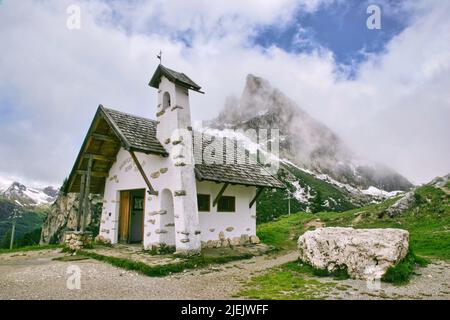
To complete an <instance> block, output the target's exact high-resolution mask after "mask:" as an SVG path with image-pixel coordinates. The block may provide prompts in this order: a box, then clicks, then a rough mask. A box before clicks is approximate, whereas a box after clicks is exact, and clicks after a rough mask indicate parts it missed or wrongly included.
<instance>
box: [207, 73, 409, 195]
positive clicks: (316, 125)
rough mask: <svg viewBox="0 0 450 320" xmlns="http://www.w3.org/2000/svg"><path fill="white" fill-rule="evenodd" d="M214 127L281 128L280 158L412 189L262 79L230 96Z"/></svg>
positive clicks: (344, 178) (340, 177)
mask: <svg viewBox="0 0 450 320" xmlns="http://www.w3.org/2000/svg"><path fill="white" fill-rule="evenodd" d="M207 125H208V126H210V127H212V128H216V129H224V128H229V129H244V130H246V129H255V130H259V129H268V130H270V129H278V130H279V134H280V156H281V158H283V159H286V160H289V161H291V162H293V163H295V164H296V165H298V166H300V167H302V168H305V169H307V170H311V171H313V172H314V173H316V174H325V175H328V176H330V177H331V178H332V179H335V180H337V181H338V182H341V183H345V184H349V185H351V186H353V187H357V188H364V189H366V188H369V187H370V186H374V187H376V188H379V189H382V190H386V191H394V190H407V189H409V188H410V187H411V186H412V185H411V183H410V182H409V181H408V180H407V179H406V178H404V177H402V176H400V175H399V174H397V173H396V172H394V171H393V170H391V169H389V168H387V167H386V166H382V165H378V164H375V163H371V162H370V161H367V160H361V159H359V158H357V157H356V156H355V155H354V153H353V152H352V151H351V150H350V149H349V148H348V147H347V145H346V144H345V143H344V142H343V141H342V140H341V139H340V138H339V137H338V136H337V135H336V134H335V133H334V132H333V131H332V130H331V129H329V128H328V127H327V126H326V125H324V124H323V123H321V122H320V121H318V120H316V119H314V118H313V117H311V116H310V115H309V114H308V113H307V112H305V111H304V110H303V109H301V108H300V107H299V105H298V104H297V103H296V102H294V101H293V100H291V99H290V98H289V97H287V96H286V95H285V94H284V93H283V92H282V91H281V90H279V89H277V88H274V87H272V85H271V84H270V82H269V81H267V80H266V79H264V78H261V77H258V76H255V75H253V74H249V75H247V77H246V83H245V87H244V89H243V91H242V94H241V96H240V97H239V98H237V97H235V96H231V97H228V98H227V100H226V102H225V106H224V108H223V110H222V112H220V114H219V116H218V117H217V118H216V119H214V120H212V121H211V122H210V123H208V124H207Z"/></svg>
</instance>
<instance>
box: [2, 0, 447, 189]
mask: <svg viewBox="0 0 450 320" xmlns="http://www.w3.org/2000/svg"><path fill="white" fill-rule="evenodd" d="M331 2H332V0H322V1H319V0H303V1H293V0H284V1H264V2H263V3H264V5H262V4H261V3H262V2H260V1H227V2H224V3H226V4H221V5H217V2H215V1H200V0H199V1H194V2H193V3H190V4H189V5H187V4H186V3H187V1H154V2H141V1H137V2H132V3H131V4H124V3H123V2H112V4H110V3H104V2H101V1H90V2H79V5H80V6H81V18H82V22H81V29H80V30H68V29H67V28H66V19H67V17H68V15H67V13H66V9H67V7H68V5H70V4H73V3H74V2H73V1H39V2H32V1H2V2H0V39H1V41H0V49H1V52H2V54H1V55H0V70H1V71H0V72H1V77H0V112H1V114H0V117H1V119H0V156H1V159H2V160H1V161H0V172H2V173H6V174H8V175H12V176H21V177H23V178H24V179H27V180H38V181H45V182H49V183H54V184H58V183H60V182H61V181H62V179H63V178H64V177H65V176H66V175H67V174H68V172H69V170H70V168H71V166H72V165H73V161H74V159H75V156H76V154H77V152H78V148H79V147H80V145H81V142H82V139H83V138H84V134H85V133H86V131H87V128H88V126H89V124H90V121H91V119H92V117H93V115H94V112H95V110H96V108H97V106H98V104H100V103H102V104H105V105H107V106H110V107H114V108H118V109H120V110H123V111H127V112H130V113H135V114H140V115H143V116H147V117H154V113H155V107H156V106H155V101H156V96H155V92H154V90H153V89H152V88H150V87H148V86H147V83H148V80H149V78H150V76H151V74H152V72H153V71H154V68H155V67H156V64H157V60H156V58H155V56H156V53H157V52H159V50H160V49H161V50H162V51H163V60H164V63H165V64H166V65H168V66H170V67H172V68H174V69H176V70H181V71H183V72H185V73H186V74H188V75H189V76H191V77H192V78H193V79H194V80H195V81H196V82H198V83H199V84H200V85H202V86H203V89H204V90H205V91H206V95H196V94H193V95H192V96H191V97H192V98H191V99H192V102H191V108H192V113H193V118H194V119H197V120H199V119H209V118H212V117H214V116H216V115H217V113H218V112H219V110H220V109H221V108H222V106H223V104H224V101H225V98H226V97H227V96H228V95H230V94H237V95H239V94H240V92H241V90H242V88H243V85H244V81H245V76H246V75H247V73H253V74H256V75H259V76H262V77H265V78H267V79H269V80H270V81H271V82H272V83H273V84H274V85H275V86H276V87H278V88H280V89H281V90H282V91H284V92H285V93H286V94H288V95H289V96H290V97H291V98H292V99H294V100H295V101H297V102H298V104H299V105H300V106H301V107H302V108H304V109H305V110H306V111H308V112H309V113H310V114H312V115H313V116H314V117H316V118H317V119H319V120H321V121H323V122H324V123H326V124H327V125H328V126H330V127H331V128H332V129H334V130H335V131H336V132H337V133H338V134H340V135H341V136H342V137H343V138H344V140H345V141H347V142H348V144H349V145H350V146H351V147H353V148H354V149H355V150H356V151H357V152H359V153H361V154H362V155H366V156H368V157H370V158H372V159H375V160H380V161H382V162H384V163H386V164H388V165H390V166H391V167H393V168H394V169H396V170H398V171H399V172H400V173H402V174H404V175H405V176H407V177H408V178H410V179H411V180H412V181H413V182H416V183H418V182H425V181H427V180H429V179H431V178H433V177H434V176H436V175H443V174H446V173H448V172H450V161H449V159H450V143H449V137H450V126H449V125H448V124H449V120H450V94H449V90H448V89H449V88H450V32H449V31H450V20H449V19H448V16H449V14H450V2H448V1H439V0H434V1H428V0H427V1H421V2H415V7H414V8H413V12H414V13H415V16H414V17H413V18H412V19H411V21H412V22H411V25H410V26H409V27H408V28H407V29H405V30H404V31H403V32H402V33H401V34H399V35H398V36H396V37H395V38H394V39H393V40H392V41H391V42H390V43H389V44H388V45H387V47H386V50H385V52H383V53H382V54H379V55H373V56H370V57H369V58H368V61H367V62H365V63H363V64H362V65H361V66H360V69H359V71H358V73H357V76H356V79H354V80H343V78H342V77H340V76H339V75H338V74H337V71H336V70H339V69H340V68H338V66H337V65H336V62H335V60H334V57H333V54H332V53H331V52H330V51H328V50H327V49H325V48H317V50H314V51H313V52H311V53H308V54H306V53H305V54H291V53H287V52H285V51H283V50H282V49H280V48H276V47H271V48H269V49H265V50H263V49H262V48H258V47H252V46H250V45H249V43H248V41H247V40H248V37H249V35H251V34H253V33H254V32H255V28H256V27H257V26H260V25H264V24H268V23H275V22H278V21H279V22H280V23H288V22H289V20H290V19H291V15H292V13H293V12H294V11H295V10H294V9H299V8H301V9H302V10H308V11H314V10H315V9H317V8H318V6H319V5H321V4H329V3H331ZM75 3H76V2H75ZM111 13H114V15H113V17H114V19H111ZM118 13H122V14H118ZM119 22H120V23H119ZM361 27H365V26H361ZM183 37H184V38H186V37H188V38H189V40H190V46H186V44H185V43H184V42H183V41H182V40H181V39H182V38H183Z"/></svg>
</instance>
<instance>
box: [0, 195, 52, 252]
mask: <svg viewBox="0 0 450 320" xmlns="http://www.w3.org/2000/svg"><path fill="white" fill-rule="evenodd" d="M14 207H15V205H14V204H13V203H11V201H9V200H7V199H4V198H2V197H0V246H2V247H4V246H6V245H8V244H9V239H10V232H11V219H10V216H11V214H12V211H13V208H14ZM47 213H48V208H47V207H34V208H27V209H24V211H23V212H22V217H21V218H19V219H17V222H16V231H15V239H16V240H17V241H16V244H17V245H21V244H23V245H31V244H33V243H34V242H36V241H35V240H36V239H38V238H39V236H40V231H39V230H40V228H41V225H42V222H43V221H44V219H45V217H46V215H47ZM22 238H23V239H22ZM38 241H39V240H38Z"/></svg>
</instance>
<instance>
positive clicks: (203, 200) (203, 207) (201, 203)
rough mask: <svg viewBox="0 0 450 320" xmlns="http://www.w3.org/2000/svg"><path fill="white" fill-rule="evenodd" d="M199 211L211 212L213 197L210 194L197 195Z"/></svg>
mask: <svg viewBox="0 0 450 320" xmlns="http://www.w3.org/2000/svg"><path fill="white" fill-rule="evenodd" d="M197 206H198V211H210V207H211V196H210V195H209V194H197Z"/></svg>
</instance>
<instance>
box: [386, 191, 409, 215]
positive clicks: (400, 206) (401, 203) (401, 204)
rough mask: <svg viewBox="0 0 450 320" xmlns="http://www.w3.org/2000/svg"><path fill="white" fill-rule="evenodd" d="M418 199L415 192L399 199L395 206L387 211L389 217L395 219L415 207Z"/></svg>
mask: <svg viewBox="0 0 450 320" xmlns="http://www.w3.org/2000/svg"><path fill="white" fill-rule="evenodd" d="M415 203H416V198H415V196H414V191H410V192H407V193H406V194H405V195H404V196H403V197H401V198H400V199H398V200H397V201H396V202H395V203H394V204H393V205H391V206H390V207H389V208H387V209H386V213H387V214H388V215H389V217H391V218H393V217H396V216H398V215H399V214H401V213H403V212H404V211H405V210H408V209H410V208H412V207H413V206H414V204H415Z"/></svg>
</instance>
